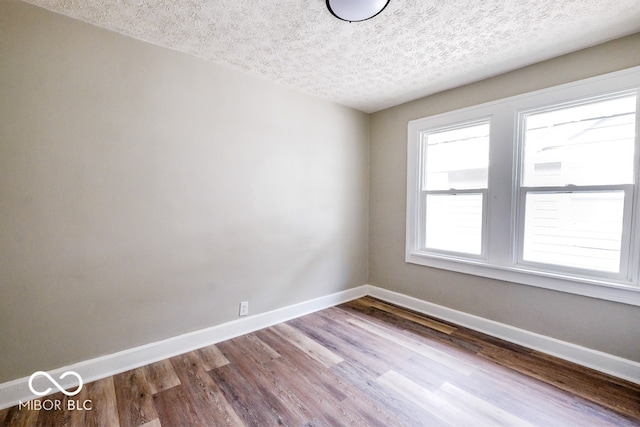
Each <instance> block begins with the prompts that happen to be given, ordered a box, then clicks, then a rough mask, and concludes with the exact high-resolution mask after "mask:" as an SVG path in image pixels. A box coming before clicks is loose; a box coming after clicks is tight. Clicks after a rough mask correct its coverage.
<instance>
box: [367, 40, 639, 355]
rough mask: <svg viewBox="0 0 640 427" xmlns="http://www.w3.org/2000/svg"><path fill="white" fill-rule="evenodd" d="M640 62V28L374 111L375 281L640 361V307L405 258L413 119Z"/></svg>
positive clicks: (372, 230) (371, 247)
mask: <svg viewBox="0 0 640 427" xmlns="http://www.w3.org/2000/svg"><path fill="white" fill-rule="evenodd" d="M636 65H640V34H636V35H633V36H630V37H626V38H623V39H620V40H617V41H614V42H610V43H607V44H603V45H600V46H597V47H593V48H591V49H587V50H584V51H580V52H577V53H574V54H571V55H567V56H564V57H560V58H557V59H554V60H550V61H547V62H543V63H540V64H536V65H533V66H530V67H527V68H524V69H521V70H518V71H514V72H511V73H508V74H505V75H501V76H498V77H495V78H492V79H488V80H485V81H481V82H478V83H475V84H471V85H468V86H464V87H460V88H457V89H453V90H450V91H446V92H442V93H440V94H437V95H433V96H430V97H427V98H423V99H420V100H417V101H414V102H410V103H407V104H404V105H400V106H398V107H395V108H390V109H388V110H385V111H381V112H378V113H375V114H373V115H372V116H371V147H370V150H371V153H370V156H371V159H370V170H371V172H370V180H369V187H370V210H369V215H370V216H369V220H370V226H369V230H370V231H369V282H370V283H371V284H373V285H377V286H381V287H385V288H388V289H391V290H394V291H398V292H402V293H405V294H408V295H411V296H414V297H417V298H420V299H424V300H427V301H430V302H433V303H436V304H440V305H443V306H446V307H450V308H453V309H456V310H461V311H464V312H467V313H471V314H475V315H478V316H482V317H485V318H488V319H493V320H496V321H499V322H503V323H506V324H508V325H513V326H516V327H520V328H523V329H526V330H529V331H533V332H537V333H540V334H544V335H547V336H551V337H555V338H558V339H561V340H565V341H568V342H572V343H575V344H579V345H582V346H586V347H589V348H593V349H596V350H601V351H604V352H607V353H611V354H614V355H617V356H620V357H624V358H628V359H631V360H635V361H640V345H639V343H640V327H638V325H640V307H634V306H630V305H625V304H618V303H613V302H608V301H602V300H597V299H592V298H588V297H582V296H576V295H570V294H565V293H560V292H555V291H550V290H544V289H541V288H535V287H531V286H526V285H517V284H511V283H505V282H500V281H496V280H491V279H485V278H480V277H476V276H468V275H464V274H459V273H453V272H448V271H444V270H438V269H433V268H428V267H422V266H417V265H412V264H407V263H405V262H404V253H405V251H404V244H405V212H406V207H405V203H406V179H407V178H406V177H407V168H406V164H407V157H406V156H407V122H408V121H409V120H413V119H417V118H421V117H426V116H429V115H432V114H436V113H442V112H446V111H450V110H454V109H457V108H462V107H466V106H470V105H474V104H478V103H482V102H487V101H491V100H496V99H500V98H503V97H507V96H511V95H516V94H520V93H524V92H528V91H532V90H536V89H541V88H545V87H549V86H553V85H556V84H561V83H567V82H570V81H573V80H577V79H581V78H586V77H591V76H595V75H598V74H603V73H606V72H610V71H616V70H620V69H623V68H628V67H632V66H636Z"/></svg>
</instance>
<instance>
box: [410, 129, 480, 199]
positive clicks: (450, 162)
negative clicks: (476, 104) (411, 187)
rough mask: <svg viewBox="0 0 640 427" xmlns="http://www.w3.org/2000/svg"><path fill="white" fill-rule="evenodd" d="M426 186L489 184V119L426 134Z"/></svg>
mask: <svg viewBox="0 0 640 427" xmlns="http://www.w3.org/2000/svg"><path fill="white" fill-rule="evenodd" d="M424 138H425V139H426V153H425V170H426V173H425V175H424V178H425V181H424V182H423V185H422V188H423V189H426V190H450V189H456V190H462V189H475V188H487V182H488V170H489V122H484V123H480V124H474V125H471V126H466V127H463V128H457V129H451V130H446V131H441V132H435V133H429V134H426V135H424Z"/></svg>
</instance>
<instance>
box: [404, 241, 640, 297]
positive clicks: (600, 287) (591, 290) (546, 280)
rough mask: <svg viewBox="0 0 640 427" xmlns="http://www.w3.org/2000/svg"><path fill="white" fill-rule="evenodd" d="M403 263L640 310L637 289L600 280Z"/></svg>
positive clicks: (421, 260)
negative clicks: (573, 295) (634, 307)
mask: <svg viewBox="0 0 640 427" xmlns="http://www.w3.org/2000/svg"><path fill="white" fill-rule="evenodd" d="M405 261H406V262H408V263H411V264H418V265H423V266H427V267H434V268H439V269H443V270H450V271H455V272H458V273H465V274H471V275H474V276H480V277H486V278H489V279H496V280H502V281H506V282H512V283H518V284H522V285H528V286H535V287H539V288H544V289H551V290H555V291H560V292H566V293H570V294H576V295H583V296H588V297H592V298H598V299H602V300H607V301H615V302H620V303H624V304H630V305H635V306H640V287H637V286H634V285H632V284H631V283H629V284H624V283H618V282H609V281H606V280H600V279H586V278H581V277H573V276H566V275H562V274H558V273H549V272H543V271H537V270H532V269H527V268H522V267H505V266H497V265H492V264H487V263H486V262H484V261H475V260H467V259H459V258H453V257H448V256H438V255H432V254H424V253H420V252H408V253H407V255H406V259H405Z"/></svg>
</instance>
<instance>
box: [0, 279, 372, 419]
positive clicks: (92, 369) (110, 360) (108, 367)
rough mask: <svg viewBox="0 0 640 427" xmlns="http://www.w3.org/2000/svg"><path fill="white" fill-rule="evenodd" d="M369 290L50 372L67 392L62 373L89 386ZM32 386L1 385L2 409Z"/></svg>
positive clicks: (21, 382)
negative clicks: (92, 382)
mask: <svg viewBox="0 0 640 427" xmlns="http://www.w3.org/2000/svg"><path fill="white" fill-rule="evenodd" d="M368 290H369V286H367V285H363V286H359V287H357V288H352V289H348V290H346V291H342V292H337V293H334V294H331V295H327V296H324V297H320V298H316V299H313V300H310V301H305V302H302V303H299V304H294V305H290V306H287V307H283V308H279V309H276V310H273V311H269V312H266V313H261V314H256V315H253V316H247V317H242V318H240V319H238V320H233V321H231V322H227V323H223V324H221V325H217V326H213V327H210V328H206V329H202V330H199V331H195V332H189V333H186V334H183V335H179V336H177V337H172V338H168V339H166V340H162V341H157V342H153V343H150V344H145V345H142V346H139V347H134V348H130V349H127V350H123V351H120V352H117V353H113V354H108V355H106V356H101V357H96V358H95V359H90V360H86V361H83V362H79V363H75V364H73V365H69V366H64V367H62V368H58V369H54V370H52V371H48V373H49V375H51V377H53V378H54V379H55V380H56V381H58V383H59V384H60V385H61V386H62V387H64V388H65V389H69V388H73V389H75V388H76V387H77V386H78V385H79V384H78V382H77V381H75V379H74V378H72V377H66V378H64V379H62V380H59V378H60V375H61V374H62V373H64V372H66V371H74V372H77V373H78V374H80V376H81V377H82V379H83V381H84V382H85V383H89V382H91V381H96V380H99V379H102V378H106V377H109V376H111V375H116V374H119V373H122V372H126V371H128V370H130V369H135V368H139V367H140V366H144V365H148V364H149V363H153V362H157V361H159V360H163V359H166V358H169V357H173V356H177V355H179V354H182V353H186V352H189V351H192V350H195V349H198V348H202V347H206V346H208V345H211V344H215V343H218V342H221V341H224V340H228V339H230V338H234V337H237V336H240V335H244V334H248V333H250V332H254V331H257V330H259V329H262V328H266V327H268V326H272V325H275V324H277V323H281V322H286V321H287V320H291V319H295V318H296V317H300V316H304V315H305V314H309V313H313V312H315V311H318V310H322V309H325V308H329V307H333V306H335V305H338V304H342V303H344V302H347V301H351V300H354V299H357V298H360V297H363V296H365V295H367V293H368ZM65 380H66V381H65ZM39 381H43V382H42V383H41V385H39ZM28 383H29V377H24V378H19V379H16V380H13V381H9V382H5V383H2V384H0V409H4V408H9V407H11V406H15V405H18V404H19V403H20V402H27V401H29V400H32V399H34V398H35V397H37V396H34V394H33V393H32V392H31V391H30V389H29V386H28ZM34 386H35V388H36V390H45V389H47V388H48V387H51V383H48V382H47V381H46V379H45V378H43V377H38V378H37V379H35V378H34ZM57 391H58V390H57V389H55V388H54V389H53V390H52V391H51V393H55V392H57Z"/></svg>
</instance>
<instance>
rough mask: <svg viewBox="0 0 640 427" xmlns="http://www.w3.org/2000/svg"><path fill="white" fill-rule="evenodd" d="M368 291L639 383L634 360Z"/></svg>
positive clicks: (396, 295) (639, 370)
mask: <svg viewBox="0 0 640 427" xmlns="http://www.w3.org/2000/svg"><path fill="white" fill-rule="evenodd" d="M368 293H369V295H371V296H372V297H375V298H379V299H381V300H383V301H387V302H390V303H393V304H396V305H399V306H401V307H405V308H408V309H411V310H415V311H417V312H419V313H423V314H427V315H429V316H433V317H437V318H439V319H442V320H446V321H448V322H451V323H455V324H456V325H460V326H464V327H466V328H469V329H473V330H475V331H478V332H482V333H484V334H487V335H491V336H493V337H496V338H500V339H503V340H505V341H509V342H512V343H514V344H519V345H522V346H524V347H527V348H530V349H533V350H538V351H541V352H543V353H546V354H550V355H552V356H556V357H559V358H561V359H564V360H568V361H570V362H574V363H577V364H579V365H582V366H586V367H588V368H592V369H595V370H597V371H600V372H604V373H606V374H609V375H613V376H615V377H618V378H622V379H625V380H627V381H631V382H633V383H636V384H640V363H638V362H635V361H633V360H628V359H623V358H622V357H618V356H613V355H611V354H608V353H604V352H601V351H597V350H593V349H590V348H587V347H581V346H579V345H576V344H571V343H568V342H566V341H561V340H558V339H555V338H551V337H548V336H545V335H540V334H536V333H534V332H530V331H527V330H524V329H520V328H516V327H514V326H509V325H506V324H504V323H499V322H495V321H493V320H489V319H485V318H483V317H479V316H475V315H473V314H469V313H465V312H462V311H458V310H453V309H451V308H447V307H444V306H441V305H437V304H433V303H430V302H427V301H424V300H420V299H417V298H413V297H410V296H407V295H404V294H400V293H397V292H393V291H389V290H387V289H383V288H378V287H376V286H369V288H368Z"/></svg>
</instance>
